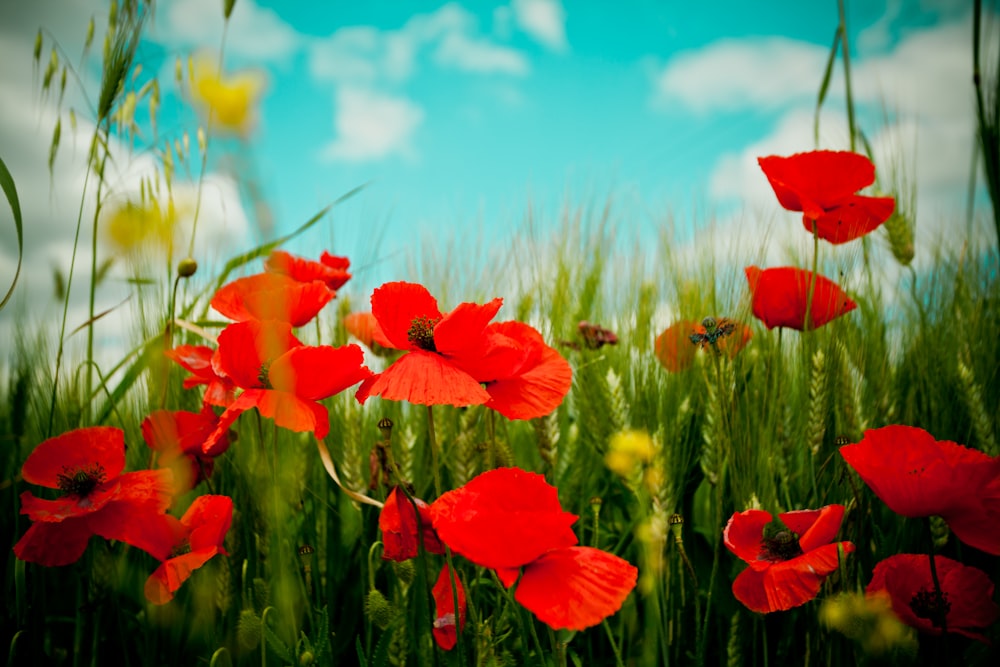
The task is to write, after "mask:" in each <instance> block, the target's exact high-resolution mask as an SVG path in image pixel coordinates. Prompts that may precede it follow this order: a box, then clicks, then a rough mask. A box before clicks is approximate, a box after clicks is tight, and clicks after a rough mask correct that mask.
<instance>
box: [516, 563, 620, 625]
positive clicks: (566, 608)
mask: <svg viewBox="0 0 1000 667" xmlns="http://www.w3.org/2000/svg"><path fill="white" fill-rule="evenodd" d="M517 575H518V570H517V569H504V570H497V576H498V577H499V578H500V580H501V581H502V582H503V583H504V585H506V586H507V587H510V586H511V585H513V583H514V582H515V581H516V580H517ZM638 575H639V571H638V570H637V569H636V567H635V566H634V565H632V564H631V563H629V562H628V561H626V560H624V559H623V558H619V557H618V556H615V555H614V554H610V553H608V552H606V551H601V550H600V549H595V548H593V547H578V546H574V547H563V548H560V549H553V550H551V551H548V552H546V553H544V554H542V555H541V556H539V557H538V558H536V559H535V560H533V561H531V562H530V563H527V564H526V565H525V566H524V568H523V572H522V574H521V580H520V581H519V582H518V584H517V590H516V591H514V599H515V600H517V601H518V602H519V603H520V604H521V605H522V606H524V608H525V609H527V610H528V611H530V612H531V613H533V614H534V615H535V616H537V617H538V620H540V621H542V622H543V623H545V624H546V625H548V626H549V627H550V628H552V629H553V630H560V629H567V630H585V629H587V628H589V627H591V626H594V625H597V624H598V623H600V622H601V621H603V620H604V619H605V618H607V617H608V616H611V615H612V614H614V613H615V612H617V611H618V610H619V609H621V606H622V603H623V602H625V598H627V597H628V594H629V593H630V592H632V589H633V588H635V582H636V579H637V577H638Z"/></svg>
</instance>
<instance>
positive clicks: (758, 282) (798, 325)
mask: <svg viewBox="0 0 1000 667" xmlns="http://www.w3.org/2000/svg"><path fill="white" fill-rule="evenodd" d="M746 274H747V280H748V281H749V283H750V292H751V294H752V295H753V314H754V316H755V317H756V318H757V319H759V320H760V321H761V322H763V323H764V324H766V325H767V328H768V329H773V328H774V327H788V328H790V329H798V330H799V331H802V330H803V329H804V324H805V321H806V304H807V302H808V300H809V283H810V281H811V280H812V275H813V274H812V271H805V270H803V269H797V268H795V267H791V266H784V267H781V268H776V269H763V270H761V269H759V268H757V267H756V266H748V267H747V268H746ZM857 307H858V304H856V303H854V301H852V300H851V298H850V297H849V296H847V294H845V293H844V292H843V290H841V289H840V288H839V287H838V286H837V284H836V283H834V282H832V281H830V280H828V279H826V278H824V277H823V276H820V275H817V276H816V286H815V288H814V291H813V298H812V305H811V306H810V308H809V329H810V330H811V329H816V328H818V327H821V326H823V325H824V324H826V323H827V322H830V321H831V320H834V319H836V318H838V317H840V316H841V315H843V314H845V313H849V312H850V311H852V310H854V309H855V308H857Z"/></svg>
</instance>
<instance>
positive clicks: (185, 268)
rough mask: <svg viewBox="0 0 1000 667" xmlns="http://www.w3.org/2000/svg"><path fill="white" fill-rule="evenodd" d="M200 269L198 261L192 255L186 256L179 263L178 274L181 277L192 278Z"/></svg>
mask: <svg viewBox="0 0 1000 667" xmlns="http://www.w3.org/2000/svg"><path fill="white" fill-rule="evenodd" d="M197 270H198V262H196V261H195V260H194V259H192V258H191V257H185V258H184V259H182V260H181V261H180V263H179V264H178V265H177V275H179V276H180V277H181V278H190V277H191V276H193V275H194V274H195V272H196V271H197Z"/></svg>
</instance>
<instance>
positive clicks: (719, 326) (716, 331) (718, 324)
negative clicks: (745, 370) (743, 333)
mask: <svg viewBox="0 0 1000 667" xmlns="http://www.w3.org/2000/svg"><path fill="white" fill-rule="evenodd" d="M701 328H702V329H703V331H704V332H702V331H698V330H697V329H696V330H695V331H694V332H693V333H692V334H691V335H690V336H688V339H689V340H690V341H691V342H692V343H694V344H695V345H701V346H702V348H707V347H708V346H709V345H715V343H716V341H718V340H719V339H720V338H725V337H726V336H728V335H729V334H731V333H733V332H734V331H735V330H736V323H735V322H733V321H732V320H729V319H726V318H725V317H723V318H720V319H719V320H716V319H715V318H714V317H711V316H709V317H706V318H705V319H703V320H702V321H701Z"/></svg>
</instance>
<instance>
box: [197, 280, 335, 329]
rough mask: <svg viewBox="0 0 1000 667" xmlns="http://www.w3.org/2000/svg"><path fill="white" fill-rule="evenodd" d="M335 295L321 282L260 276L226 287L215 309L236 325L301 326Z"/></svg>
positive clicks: (218, 295) (216, 299)
mask: <svg viewBox="0 0 1000 667" xmlns="http://www.w3.org/2000/svg"><path fill="white" fill-rule="evenodd" d="M334 296H335V294H334V292H333V291H332V290H330V288H328V287H327V286H326V284H325V283H323V282H322V281H320V280H314V281H313V282H310V283H300V282H298V281H297V280H294V279H292V278H289V277H288V276H286V275H283V274H280V273H258V274H256V275H252V276H247V277H246V278H238V279H236V280H234V281H232V282H231V283H228V284H226V285H223V286H222V287H221V288H219V291H217V292H216V293H215V296H214V297H212V308H215V309H216V310H217V311H219V312H220V313H221V314H222V315H225V316H226V317H228V318H229V319H231V320H235V321H237V322H246V321H248V320H278V321H280V322H290V323H291V325H292V326H293V327H300V326H302V325H303V324H305V323H307V322H309V321H310V320H312V318H314V317H316V314H317V313H319V311H320V310H321V309H322V308H323V306H325V305H326V304H327V303H329V302H330V300H331V299H333V297H334Z"/></svg>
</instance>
